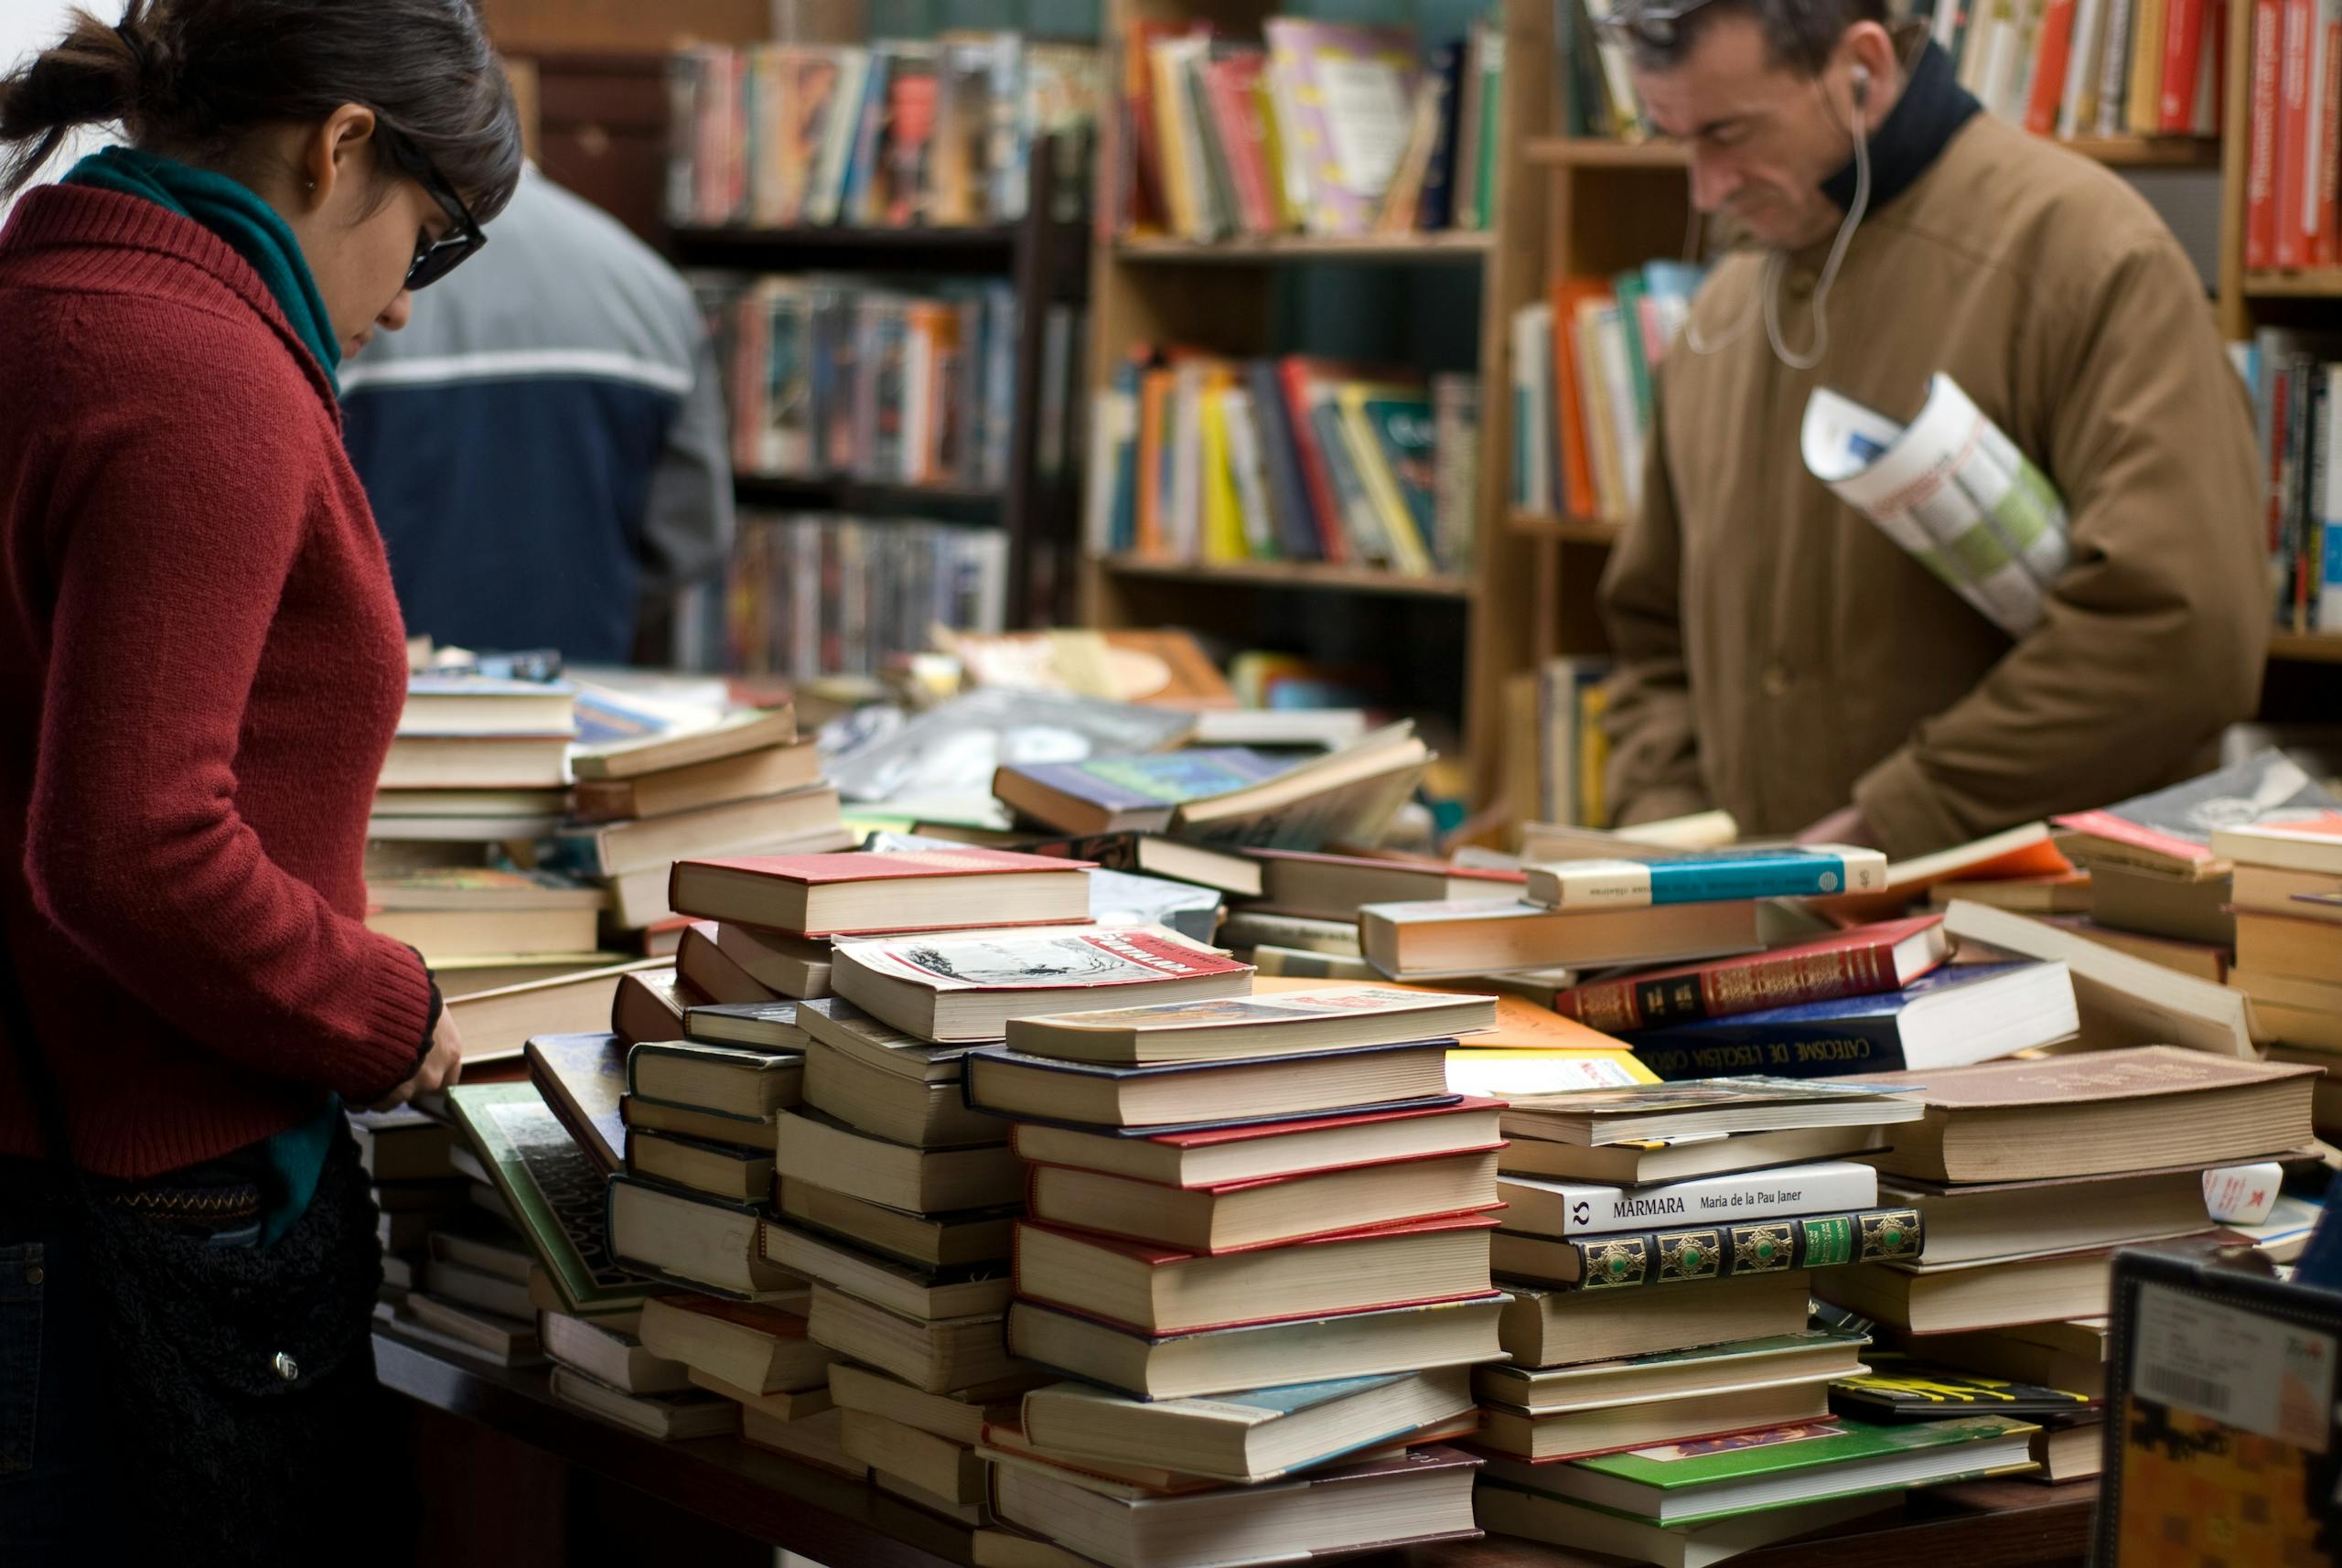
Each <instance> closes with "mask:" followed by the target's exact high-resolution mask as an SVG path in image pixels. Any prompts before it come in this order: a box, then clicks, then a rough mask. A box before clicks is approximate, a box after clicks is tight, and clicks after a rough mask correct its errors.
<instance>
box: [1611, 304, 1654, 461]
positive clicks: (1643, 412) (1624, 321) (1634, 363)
mask: <svg viewBox="0 0 2342 1568" xmlns="http://www.w3.org/2000/svg"><path fill="white" fill-rule="evenodd" d="M1610 292H1611V293H1612V294H1613V295H1616V296H1617V301H1618V326H1619V328H1620V329H1621V330H1622V331H1624V332H1625V333H1626V335H1627V378H1628V380H1629V381H1632V382H1633V383H1634V388H1635V412H1636V413H1638V414H1639V415H1640V416H1641V418H1642V424H1643V428H1644V429H1646V430H1648V429H1649V428H1650V417H1651V402H1650V350H1649V346H1648V345H1647V344H1645V343H1644V342H1643V296H1644V295H1647V294H1649V292H1650V290H1649V286H1648V285H1645V284H1644V282H1643V274H1642V272H1641V270H1640V269H1639V268H1636V267H1628V269H1627V270H1626V271H1625V272H1623V273H1620V274H1618V275H1617V277H1615V278H1612V279H1611V280H1610Z"/></svg>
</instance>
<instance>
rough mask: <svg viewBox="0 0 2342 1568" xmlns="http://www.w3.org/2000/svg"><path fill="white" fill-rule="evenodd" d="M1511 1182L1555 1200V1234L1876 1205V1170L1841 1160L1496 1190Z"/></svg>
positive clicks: (1728, 1222)
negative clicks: (1640, 1183)
mask: <svg viewBox="0 0 2342 1568" xmlns="http://www.w3.org/2000/svg"><path fill="white" fill-rule="evenodd" d="M1516 1182H1519V1184H1520V1185H1521V1186H1525V1187H1538V1188H1541V1189H1542V1190H1544V1191H1547V1192H1551V1193H1553V1194H1556V1195H1559V1197H1560V1198H1561V1200H1562V1216H1561V1219H1562V1223H1561V1226H1560V1234H1561V1235H1563V1237H1577V1236H1598V1235H1602V1234H1604V1233H1605V1232H1607V1231H1616V1230H1669V1229H1671V1228H1674V1227H1677V1226H1685V1225H1703V1224H1717V1225H1736V1224H1739V1223H1741V1222H1743V1221H1746V1220H1750V1219H1786V1218H1789V1217H1793V1216H1796V1215H1800V1214H1835V1213H1840V1212H1842V1211H1845V1210H1848V1209H1855V1208H1870V1207H1872V1206H1873V1205H1875V1203H1876V1202H1877V1201H1878V1173H1877V1172H1876V1171H1875V1170H1873V1169H1871V1167H1870V1166H1868V1165H1856V1164H1854V1163H1853V1162H1852V1161H1848V1160H1824V1161H1821V1162H1819V1163H1817V1164H1813V1165H1781V1166H1778V1167H1776V1168H1775V1169H1772V1170H1763V1171H1740V1172H1737V1173H1735V1174H1734V1175H1731V1176H1703V1177H1700V1178H1699V1179H1698V1180H1696V1181H1680V1182H1664V1183H1661V1184H1660V1185H1658V1186H1656V1187H1598V1186H1593V1185H1589V1184H1583V1183H1577V1182H1543V1181H1540V1182H1528V1181H1521V1180H1520V1178H1517V1177H1509V1176H1508V1177H1506V1178H1505V1180H1504V1182H1503V1184H1501V1185H1503V1186H1505V1187H1510V1186H1512V1185H1514V1184H1515V1183H1516Z"/></svg>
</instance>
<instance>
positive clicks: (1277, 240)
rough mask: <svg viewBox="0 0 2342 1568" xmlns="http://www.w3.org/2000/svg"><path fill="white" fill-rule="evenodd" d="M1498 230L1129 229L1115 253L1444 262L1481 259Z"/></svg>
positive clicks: (1142, 257) (1141, 257) (1220, 259)
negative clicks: (1173, 232) (1253, 232)
mask: <svg viewBox="0 0 2342 1568" xmlns="http://www.w3.org/2000/svg"><path fill="white" fill-rule="evenodd" d="M1495 241H1496V236H1495V235H1493V234H1490V233H1487V232H1483V231H1458V232H1443V233H1436V234H1364V235H1359V236H1358V237H1357V238H1354V239H1353V238H1348V237H1330V238H1329V237H1327V236H1324V235H1316V234H1280V235H1275V236H1273V237H1270V238H1262V239H1244V240H1218V241H1201V240H1179V239H1173V238H1169V237H1167V236H1164V235H1157V234H1139V235H1125V236H1123V238H1121V239H1118V240H1116V241H1115V242H1114V247H1113V250H1114V254H1115V255H1116V256H1117V257H1118V258H1120V259H1121V260H1123V261H1126V262H1152V263H1196V264H1210V263H1262V262H1391V263H1419V264H1438V263H1466V262H1477V261H1478V260H1479V259H1480V258H1481V257H1483V256H1485V255H1487V254H1488V252H1489V251H1490V250H1492V249H1493V248H1494V246H1495Z"/></svg>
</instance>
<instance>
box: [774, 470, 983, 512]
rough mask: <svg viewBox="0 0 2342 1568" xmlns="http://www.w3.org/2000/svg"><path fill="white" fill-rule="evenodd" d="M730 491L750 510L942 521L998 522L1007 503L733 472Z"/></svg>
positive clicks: (943, 489)
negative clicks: (923, 517)
mask: <svg viewBox="0 0 2342 1568" xmlns="http://www.w3.org/2000/svg"><path fill="white" fill-rule="evenodd" d="M732 492H733V494H734V495H735V496H736V498H737V499H739V500H740V501H741V502H742V503H743V504H745V505H748V506H758V507H779V508H784V509H785V508H792V507H794V508H802V509H805V510H822V511H856V512H878V513H893V514H899V515H904V516H910V515H918V514H924V515H926V516H928V517H929V518H932V519H933V520H935V521H941V522H956V521H994V520H996V519H997V518H998V517H999V516H1000V510H1001V507H1002V505H1003V503H1004V500H1005V499H1006V497H1005V496H1004V495H1003V493H1002V492H1001V491H999V490H990V489H955V488H952V487H951V486H946V485H891V484H885V483H881V482H878V481H876V480H870V479H854V478H812V477H805V476H800V475H792V474H735V475H734V476H733V477H732Z"/></svg>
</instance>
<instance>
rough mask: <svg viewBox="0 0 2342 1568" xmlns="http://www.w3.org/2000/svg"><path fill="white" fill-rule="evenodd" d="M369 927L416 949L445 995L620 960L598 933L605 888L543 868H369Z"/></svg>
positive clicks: (546, 977) (498, 987) (550, 976)
mask: <svg viewBox="0 0 2342 1568" xmlns="http://www.w3.org/2000/svg"><path fill="white" fill-rule="evenodd" d="M366 903H367V910H366V927H367V929H369V930H373V931H380V932H381V934H382V935H384V936H386V937H393V938H396V939H397V940H400V941H403V942H404V943H406V944H407V945H408V946H409V947H411V948H413V949H414V950H415V951H417V952H419V953H421V954H422V955H423V961H424V963H426V964H428V965H430V966H431V973H432V978H433V979H435V981H437V982H438V984H439V993H440V995H441V996H442V997H453V996H468V995H471V994H472V993H476V992H481V991H497V990H501V989H503V988H504V987H506V986H510V985H525V984H529V983H533V982H536V981H541V980H553V979H558V978H560V977H561V976H563V975H566V974H574V973H575V972H578V971H580V970H586V969H601V968H606V967H607V966H609V965H611V964H616V963H623V962H625V961H626V955H625V954H624V953H618V952H607V951H604V950H601V949H600V948H599V946H598V945H597V944H598V942H599V941H600V919H601V911H602V907H603V904H604V897H603V894H602V890H601V889H600V888H598V887H592V886H586V885H585V884H584V883H580V882H575V881H572V880H571V879H569V878H567V877H564V876H557V875H553V874H552V873H550V872H543V871H511V870H505V869H501V868H500V867H496V866H487V865H446V866H420V867H417V868H415V869H414V870H411V871H402V872H393V873H391V874H388V875H379V876H370V877H369V878H367V882H366Z"/></svg>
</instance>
